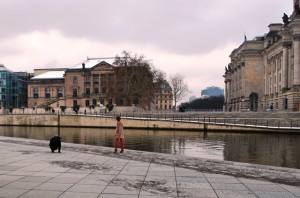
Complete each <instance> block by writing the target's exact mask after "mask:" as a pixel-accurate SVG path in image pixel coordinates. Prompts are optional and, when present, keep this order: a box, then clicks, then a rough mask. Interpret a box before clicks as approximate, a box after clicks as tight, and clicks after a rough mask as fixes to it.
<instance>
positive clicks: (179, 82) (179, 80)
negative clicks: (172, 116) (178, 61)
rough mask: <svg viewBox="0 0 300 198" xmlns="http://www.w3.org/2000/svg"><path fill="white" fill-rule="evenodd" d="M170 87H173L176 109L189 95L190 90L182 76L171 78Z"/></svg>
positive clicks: (177, 75) (176, 75)
mask: <svg viewBox="0 0 300 198" xmlns="http://www.w3.org/2000/svg"><path fill="white" fill-rule="evenodd" d="M170 86H171V87H172V93H173V100H174V103H175V109H176V105H177V103H178V102H179V101H181V100H182V99H183V98H184V97H185V96H186V95H187V94H188V93H189V88H188V85H187V83H186V82H184V76H182V75H181V74H175V75H172V76H170Z"/></svg>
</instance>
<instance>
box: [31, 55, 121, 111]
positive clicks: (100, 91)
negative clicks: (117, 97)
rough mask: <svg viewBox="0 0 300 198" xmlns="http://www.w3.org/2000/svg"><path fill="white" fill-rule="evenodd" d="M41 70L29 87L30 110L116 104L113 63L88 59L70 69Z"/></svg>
mask: <svg viewBox="0 0 300 198" xmlns="http://www.w3.org/2000/svg"><path fill="white" fill-rule="evenodd" d="M54 70H55V69H45V70H42V69H39V70H37V71H35V73H36V74H38V75H35V77H33V78H31V80H30V82H29V84H28V107H31V108H33V107H46V106H49V105H51V106H52V107H60V106H66V107H74V106H77V105H79V107H90V106H93V105H95V106H96V105H98V106H99V105H106V104H114V102H115V101H114V99H113V98H112V95H113V94H112V93H113V86H114V67H113V66H112V60H111V59H108V60H106V59H97V58H96V59H89V58H88V59H87V60H86V61H84V62H83V63H80V64H78V65H75V66H73V67H70V68H65V69H57V70H59V71H54Z"/></svg>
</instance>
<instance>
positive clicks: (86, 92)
mask: <svg viewBox="0 0 300 198" xmlns="http://www.w3.org/2000/svg"><path fill="white" fill-rule="evenodd" d="M85 94H86V95H87V96H89V95H90V94H91V91H90V88H86V89H85Z"/></svg>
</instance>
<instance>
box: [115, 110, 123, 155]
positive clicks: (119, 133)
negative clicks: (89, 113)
mask: <svg viewBox="0 0 300 198" xmlns="http://www.w3.org/2000/svg"><path fill="white" fill-rule="evenodd" d="M116 120H117V127H116V134H115V137H116V141H115V151H114V153H116V152H117V150H118V144H119V140H120V143H121V151H120V153H123V151H124V128H123V122H122V121H121V117H120V116H117V117H116Z"/></svg>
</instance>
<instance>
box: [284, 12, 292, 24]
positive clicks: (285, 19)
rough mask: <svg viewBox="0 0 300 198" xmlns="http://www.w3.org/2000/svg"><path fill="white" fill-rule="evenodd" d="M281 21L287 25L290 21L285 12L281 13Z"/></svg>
mask: <svg viewBox="0 0 300 198" xmlns="http://www.w3.org/2000/svg"><path fill="white" fill-rule="evenodd" d="M282 21H283V23H284V25H287V24H289V23H290V21H289V17H288V15H287V14H285V13H283V17H282Z"/></svg>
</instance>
